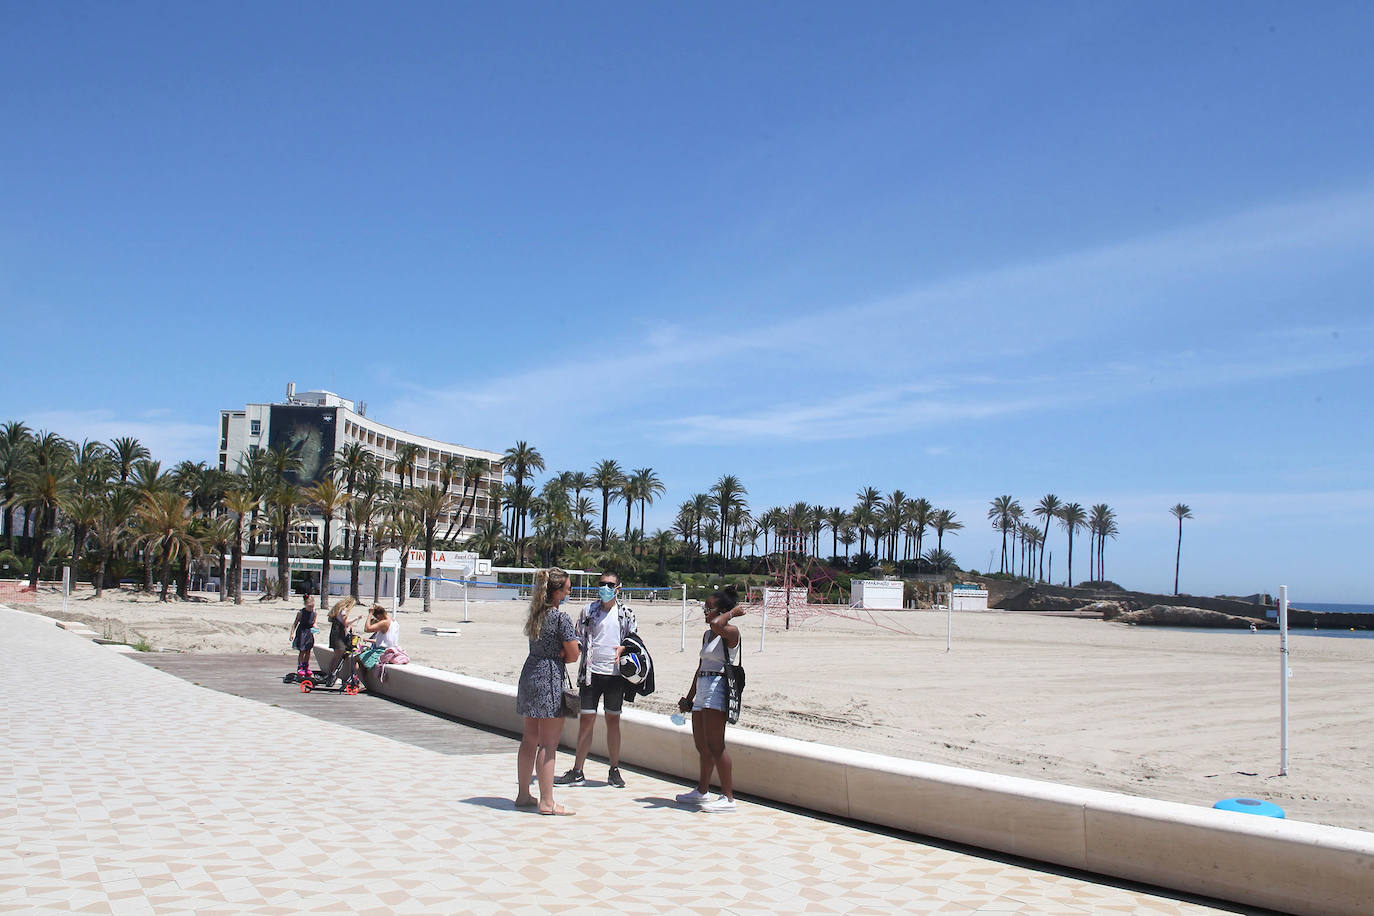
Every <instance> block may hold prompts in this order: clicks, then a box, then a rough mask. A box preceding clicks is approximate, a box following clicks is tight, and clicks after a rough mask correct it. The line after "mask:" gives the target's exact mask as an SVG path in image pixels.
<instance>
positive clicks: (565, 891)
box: [0, 608, 1215, 914]
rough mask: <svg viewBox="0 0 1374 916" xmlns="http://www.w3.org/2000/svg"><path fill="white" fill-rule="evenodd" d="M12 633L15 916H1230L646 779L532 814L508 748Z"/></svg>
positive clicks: (37, 629)
mask: <svg viewBox="0 0 1374 916" xmlns="http://www.w3.org/2000/svg"><path fill="white" fill-rule="evenodd" d="M0 624H3V627H4V632H5V633H6V634H7V635H8V644H9V646H10V648H11V651H10V653H9V664H8V668H9V675H10V676H9V678H8V682H7V688H8V691H9V697H8V698H7V700H6V703H5V711H4V734H5V742H4V751H3V753H4V758H5V766H4V767H3V770H0V799H2V800H0V910H4V911H13V912H41V911H51V912H92V913H149V912H153V913H159V912H168V913H170V912H188V911H192V910H194V911H196V912H199V913H214V912H244V911H253V912H281V913H297V912H311V911H313V912H340V911H352V912H375V913H391V912H416V913H419V912H423V913H451V912H484V913H485V912H492V913H495V912H530V913H534V912H547V911H567V912H575V911H579V910H586V911H588V912H590V911H592V910H593V909H596V910H599V911H602V912H604V911H607V910H611V911H634V912H640V913H643V912H655V913H657V912H700V913H714V912H718V911H722V910H728V911H731V912H773V913H776V912H877V911H897V910H900V911H903V912H922V913H923V912H931V913H934V912H939V913H971V912H1020V913H1054V914H1063V913H1079V912H1083V913H1117V912H1119V913H1199V912H1214V911H1215V910H1213V909H1212V908H1209V907H1208V906H1206V905H1203V904H1202V903H1199V902H1190V901H1186V900H1181V899H1179V898H1177V897H1174V896H1168V895H1165V894H1163V893H1162V892H1152V891H1151V890H1150V889H1147V888H1139V887H1134V886H1123V885H1120V884H1114V883H1106V882H1099V881H1097V880H1094V879H1093V877H1092V876H1085V875H1075V874H1066V873H1064V872H1062V871H1059V870H1053V869H1045V868H1039V867H1036V866H1035V865H1034V863H1024V862H1013V861H1008V860H1005V859H1001V858H995V857H990V856H985V855H980V854H978V853H977V851H975V850H966V849H960V848H953V847H949V846H946V845H937V844H933V843H930V842H927V841H923V840H921V839H919V838H909V837H900V836H890V835H886V834H884V833H880V832H875V831H870V830H866V829H863V828H862V827H860V826H853V825H847V824H840V823H834V822H831V821H828V820H825V819H821V818H816V817H811V816H808V815H805V814H801V813H796V812H791V811H786V810H781V809H778V808H775V807H770V806H764V805H759V804H753V803H749V802H748V800H745V802H744V804H742V805H741V810H740V812H739V813H738V814H736V815H734V816H728V815H722V816H712V815H705V814H701V813H699V812H695V811H689V810H685V809H683V808H681V807H679V806H677V805H676V804H675V803H674V802H673V801H672V797H673V795H674V794H675V793H677V792H680V791H683V786H682V785H681V784H679V783H674V782H670V781H665V780H662V779H658V778H655V777H653V776H651V775H648V774H644V773H636V772H629V771H627V776H628V778H629V783H630V785H629V787H628V788H627V789H625V790H622V791H617V790H613V789H610V788H604V787H587V788H582V789H574V790H565V791H561V792H560V794H559V800H560V802H562V803H565V804H567V805H568V806H569V807H571V808H573V809H575V810H576V811H577V812H578V813H577V816H576V817H571V818H545V817H540V816H538V815H536V814H531V813H525V812H517V811H515V810H514V809H513V808H512V807H511V801H510V799H511V798H512V796H513V793H514V788H515V786H514V784H513V783H514V769H515V742H514V741H513V740H512V739H510V738H508V737H506V736H502V735H497V734H493V733H490V732H486V731H482V730H478V729H470V728H467V727H466V726H463V725H461V724H459V723H454V722H449V721H447V720H443V719H438V718H435V717H429V716H426V714H424V713H421V712H417V711H415V710H411V709H408V708H406V707H403V706H398V705H395V704H391V703H388V702H387V701H385V700H381V699H377V698H373V697H368V696H360V697H357V698H342V697H336V696H310V697H304V696H302V695H301V694H299V693H296V692H295V691H294V688H292V687H287V686H284V685H281V684H280V683H279V679H278V683H277V684H276V687H277V688H279V690H280V694H281V697H282V703H281V706H274V705H272V703H270V702H264V701H260V700H257V699H251V698H248V697H245V696H234V695H231V694H229V693H225V692H222V689H216V687H220V688H223V687H225V686H226V684H225V682H224V680H223V677H222V669H219V670H220V678H219V680H218V681H212V679H211V678H210V677H209V676H208V674H207V676H206V677H205V678H204V679H203V680H202V684H203V686H201V685H197V684H196V683H193V682H192V681H189V680H185V679H183V678H182V677H178V676H176V675H174V674H172V673H169V672H170V671H171V670H175V669H177V666H176V665H175V664H169V665H168V666H167V667H168V669H169V670H168V671H162V670H158V669H157V668H156V667H153V666H152V665H149V664H143V663H141V661H142V660H139V659H135V658H131V657H128V656H125V655H122V654H120V653H118V652H116V651H114V650H112V649H109V648H105V647H102V646H98V645H96V644H94V643H92V642H91V641H89V639H83V638H81V637H79V636H77V635H74V634H72V633H68V632H66V631H64V630H62V629H59V628H58V627H56V626H54V625H53V622H52V621H51V620H48V619H46V618H42V617H37V616H34V615H29V614H24V613H20V612H17V611H12V610H10V609H8V608H0ZM199 664H202V665H205V664H209V663H208V662H201V663H199ZM211 667H212V668H213V665H212V666H211ZM251 667H252V666H247V667H246V668H245V671H246V670H248V669H249V668H251ZM202 670H205V669H202ZM181 673H182V674H183V675H184V676H185V677H194V676H195V675H194V672H193V671H192V670H190V669H189V668H188V667H186V666H183V668H182V669H181ZM254 676H258V675H254ZM251 695H252V696H259V695H261V694H260V692H258V688H257V687H256V686H255V687H254V692H253V693H252V694H251ZM267 695H268V696H270V695H271V694H270V693H269V694H267ZM336 700H337V701H341V702H338V703H334V704H333V706H334V708H336V709H339V710H347V711H348V715H349V716H353V717H355V718H354V719H353V721H352V724H348V723H349V720H348V718H347V717H344V718H342V719H340V720H338V721H331V719H330V718H328V710H329V708H330V707H329V706H328V705H326V704H330V703H331V701H336ZM299 701H306V702H312V701H318V705H317V706H315V707H312V708H311V710H310V712H311V715H302V714H300V713H299V712H296V711H294V710H292V709H291V708H289V706H291V705H293V704H295V703H297V702H299ZM321 716H324V717H325V718H321ZM360 716H361V717H362V718H361V719H359V718H357V717H360ZM407 717H423V719H424V721H423V722H421V721H419V720H410V721H408V718H407ZM393 718H394V720H395V723H394V728H392V727H389V722H388V720H391V719H393ZM363 720H366V721H363ZM377 732H381V733H380V734H379V733H377ZM449 733H451V738H450V737H449ZM396 736H399V737H396ZM561 764H562V762H561V761H560V766H561ZM596 772H598V771H597V768H596V767H595V766H593V767H592V768H591V769H590V770H589V775H593V776H594V775H595V774H596Z"/></svg>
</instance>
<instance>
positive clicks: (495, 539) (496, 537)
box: [463, 518, 506, 557]
mask: <svg viewBox="0 0 1374 916" xmlns="http://www.w3.org/2000/svg"><path fill="white" fill-rule="evenodd" d="M505 544H506V538H505V535H504V534H502V532H501V520H500V519H499V518H486V519H483V520H482V521H481V522H479V523H478V525H477V530H476V531H475V532H474V533H473V535H472V537H470V538H468V539H467V541H466V542H465V543H464V544H463V546H464V547H466V548H467V549H468V550H472V551H476V552H477V553H478V554H479V555H481V556H485V557H497V556H500V555H501V552H502V550H503V549H504V546H505Z"/></svg>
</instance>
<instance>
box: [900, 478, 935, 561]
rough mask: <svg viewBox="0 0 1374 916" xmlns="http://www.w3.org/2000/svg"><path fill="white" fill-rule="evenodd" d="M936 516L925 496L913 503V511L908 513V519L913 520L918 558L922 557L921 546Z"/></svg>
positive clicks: (914, 500)
mask: <svg viewBox="0 0 1374 916" xmlns="http://www.w3.org/2000/svg"><path fill="white" fill-rule="evenodd" d="M934 516H935V507H934V506H932V505H931V504H930V500H928V499H926V498H925V497H924V496H918V497H917V498H916V499H913V500H912V501H911V511H910V512H908V513H907V517H908V518H909V519H911V527H912V534H913V535H914V536H915V539H916V556H917V558H920V556H921V545H922V542H923V541H924V540H925V537H926V529H927V528H929V527H930V523H931V520H932V519H933V518H934ZM918 568H919V565H918Z"/></svg>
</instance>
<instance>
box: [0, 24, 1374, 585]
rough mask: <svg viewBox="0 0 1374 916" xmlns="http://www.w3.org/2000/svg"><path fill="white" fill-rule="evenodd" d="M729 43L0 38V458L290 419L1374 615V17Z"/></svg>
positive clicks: (648, 27) (191, 442) (76, 29)
mask: <svg viewBox="0 0 1374 916" xmlns="http://www.w3.org/2000/svg"><path fill="white" fill-rule="evenodd" d="M741 6H742V5H739V4H690V5H671V6H670V5H667V4H632V3H625V4H598V3H592V4H577V5H554V4H451V3H435V4H423V3H411V4H405V5H400V6H396V5H390V6H386V7H384V6H383V5H381V4H371V5H368V4H350V3H328V4H325V3H299V4H290V5H281V4H251V3H250V4H238V5H232V6H228V5H221V6H207V5H189V6H187V5H176V4H138V3H132V4H120V5H110V4H81V3H51V4H21V3H13V2H5V3H0V86H4V87H5V88H4V89H3V90H0V123H3V124H4V125H5V129H4V130H3V131H0V308H2V309H3V314H4V316H5V319H4V322H3V327H4V329H5V332H6V338H7V340H8V346H7V348H6V349H7V357H8V358H7V362H8V368H9V371H8V372H7V373H6V374H5V382H4V385H3V387H0V417H3V418H5V419H8V418H12V417H17V418H22V419H25V420H26V421H27V422H29V423H30V425H34V426H41V427H45V428H50V429H53V430H56V431H59V432H62V433H64V434H66V435H68V436H72V437H78V438H79V437H83V436H89V437H98V438H102V439H107V438H109V437H111V436H113V435H123V434H134V435H138V436H140V437H142V438H143V439H144V440H145V441H147V442H148V443H149V444H150V445H151V446H152V447H153V448H154V450H155V451H156V452H157V454H158V455H159V457H162V458H164V459H165V460H167V461H175V460H179V459H181V458H187V457H189V458H194V459H207V460H209V459H210V458H211V457H212V453H213V450H214V448H215V446H216V430H215V423H216V418H217V411H218V410H219V409H220V408H222V407H234V406H241V405H242V404H244V403H245V402H249V401H264V400H272V399H277V398H280V397H281V395H282V393H283V391H284V387H285V384H286V382H287V381H295V382H296V383H297V384H298V385H299V386H300V387H301V388H318V387H326V388H331V389H332V390H335V391H338V392H339V393H341V394H343V395H344V396H346V397H352V398H355V399H361V400H365V401H367V402H368V403H369V405H370V410H369V413H370V414H371V415H372V416H374V417H376V418H377V419H379V420H381V421H382V422H387V423H391V424H393V425H397V426H401V427H403V428H407V429H411V430H414V431H416V432H421V433H425V434H428V435H433V436H436V437H438V438H444V439H450V440H453V441H457V442H462V443H466V444H470V445H474V446H478V447H483V448H490V449H493V450H497V451H500V450H503V449H504V448H506V447H507V446H508V445H510V444H511V443H513V442H514V441H516V440H517V439H525V440H528V441H530V442H531V443H533V444H535V445H536V446H537V447H538V448H539V449H540V450H541V452H542V453H543V455H544V457H545V459H546V460H547V462H548V464H549V467H550V469H551V470H562V469H589V468H590V467H591V465H592V464H593V463H595V462H596V461H597V460H599V459H602V458H615V459H617V460H619V461H620V463H621V464H622V465H624V466H626V467H644V466H649V467H653V468H655V469H656V470H657V471H658V473H659V475H660V476H661V477H662V478H663V480H664V481H665V482H666V484H667V485H668V493H667V496H666V497H665V498H664V500H663V502H662V503H661V504H660V505H659V506H657V507H654V508H652V509H651V510H650V519H649V526H650V528H653V527H656V526H660V525H663V526H666V525H667V524H669V522H670V520H671V516H672V514H673V510H674V507H675V506H676V505H677V503H679V502H681V501H682V500H685V499H687V498H688V497H690V495H691V494H692V493H694V492H698V491H703V490H705V489H706V488H708V487H709V486H710V485H711V484H712V483H713V482H714V481H715V480H716V479H717V478H718V477H719V476H720V475H721V474H725V473H731V474H735V475H737V476H739V477H740V478H741V480H742V481H743V482H744V484H745V486H746V487H747V488H748V490H749V495H750V502H751V504H752V505H753V506H755V507H758V508H765V507H767V506H771V505H777V504H784V503H792V502H795V501H799V500H805V501H807V502H810V503H823V504H825V505H844V506H848V505H850V504H852V502H853V499H854V494H855V492H856V491H857V490H859V489H860V488H862V487H865V486H874V487H878V488H879V489H881V490H883V491H884V492H887V491H889V490H891V489H894V488H900V489H902V490H904V491H905V492H906V493H908V494H909V495H921V496H925V497H927V498H928V499H930V500H931V501H932V502H934V503H935V504H936V505H937V506H943V507H949V508H953V509H955V510H956V512H958V514H959V517H960V518H962V519H963V520H965V521H966V522H967V523H968V527H967V528H966V529H965V530H964V531H962V532H960V533H959V535H958V536H957V537H954V538H952V539H949V541H948V546H950V547H951V548H952V549H953V552H954V553H955V554H956V556H957V557H958V559H959V560H960V562H961V563H962V564H963V565H964V566H965V567H966V568H968V567H974V568H978V569H985V568H987V566H988V557H989V555H990V553H991V551H992V550H994V549H995V547H996V545H997V543H998V538H997V536H996V534H995V532H993V531H992V530H991V529H990V528H988V526H987V523H986V522H985V520H984V515H985V512H986V508H987V503H988V501H989V500H990V499H992V498H993V497H995V496H997V495H999V494H1003V493H1010V494H1012V495H1014V496H1017V497H1018V498H1019V499H1020V500H1021V501H1022V502H1023V504H1026V505H1027V507H1029V506H1030V505H1032V504H1034V503H1035V502H1036V501H1037V500H1038V499H1039V498H1040V496H1042V495H1043V494H1045V493H1047V492H1053V493H1056V494H1058V495H1059V496H1060V497H1061V498H1063V499H1065V500H1075V501H1078V502H1081V503H1083V504H1084V505H1091V504H1093V503H1097V502H1106V503H1108V504H1110V505H1111V506H1113V507H1114V508H1115V509H1116V510H1117V512H1118V515H1119V517H1120V526H1121V535H1120V537H1119V539H1118V540H1117V541H1115V542H1113V543H1111V544H1110V545H1109V547H1108V557H1107V574H1108V576H1109V577H1110V578H1113V579H1115V580H1117V581H1120V582H1122V583H1123V584H1125V585H1128V586H1131V587H1136V588H1142V589H1163V588H1166V587H1169V586H1171V584H1172V575H1173V553H1174V537H1175V534H1176V529H1175V527H1174V522H1173V519H1172V518H1171V517H1170V516H1169V515H1168V511H1167V510H1168V508H1169V506H1171V505H1173V504H1174V503H1176V502H1180V501H1182V502H1186V503H1188V504H1189V505H1191V506H1192V508H1193V512H1194V514H1195V516H1196V518H1195V519H1194V520H1193V521H1190V522H1189V523H1188V524H1187V527H1186V530H1185V535H1184V560H1183V576H1182V587H1183V589H1184V590H1186V591H1192V592H1195V593H1199V594H1204V593H1217V592H1230V593H1247V592H1253V591H1259V590H1268V591H1276V590H1277V586H1278V585H1279V584H1281V583H1285V584H1288V585H1289V586H1290V587H1291V588H1292V591H1293V594H1294V597H1295V600H1297V599H1299V598H1305V599H1306V600H1311V601H1351V602H1369V603H1374V573H1371V572H1370V569H1371V564H1369V562H1368V561H1367V559H1366V557H1367V555H1368V553H1369V550H1370V547H1371V544H1370V541H1371V528H1372V527H1374V522H1371V518H1374V511H1372V510H1374V473H1372V472H1371V470H1370V467H1371V462H1370V455H1371V445H1374V437H1372V436H1371V432H1370V428H1369V413H1370V411H1369V403H1370V391H1371V384H1370V373H1371V368H1372V367H1371V364H1374V308H1371V301H1370V295H1371V293H1370V291H1371V289H1372V288H1374V283H1372V282H1371V281H1374V165H1372V164H1371V163H1374V110H1371V109H1374V102H1372V101H1371V96H1370V94H1369V92H1368V89H1369V87H1370V86H1371V85H1374V57H1372V56H1371V55H1370V54H1369V53H1368V48H1369V45H1370V41H1371V38H1374V8H1372V7H1370V6H1369V5H1368V4H1361V3H1349V4H1341V3H1325V4H1319V5H1316V6H1305V7H1300V6H1296V5H1292V4H1263V3H1213V4H1187V3H1174V4H1168V3H1165V4H1157V3H1153V4H1144V3H1138V4H1137V3H1104V2H1093V3H1057V4H1018V3H970V4H952V3H951V4H938V5H937V4H906V3H851V4H842V5H841V4H806V3H793V2H788V3H756V4H748V5H744V8H741ZM1051 538H1052V543H1051V550H1052V551H1053V552H1054V554H1055V569H1056V578H1062V571H1061V570H1062V568H1063V564H1064V562H1065V553H1066V551H1065V544H1064V542H1063V536H1062V534H1058V533H1052V535H1051ZM1079 553H1080V556H1079V557H1078V558H1077V559H1078V562H1076V563H1075V577H1076V578H1082V574H1083V573H1084V572H1085V571H1086V565H1085V564H1084V562H1083V560H1082V558H1081V557H1082V554H1081V551H1080V552H1079Z"/></svg>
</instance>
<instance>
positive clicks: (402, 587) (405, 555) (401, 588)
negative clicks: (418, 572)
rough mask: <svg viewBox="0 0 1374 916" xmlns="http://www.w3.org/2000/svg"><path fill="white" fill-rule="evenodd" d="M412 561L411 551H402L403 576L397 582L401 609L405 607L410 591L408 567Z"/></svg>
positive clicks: (397, 599)
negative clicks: (407, 586)
mask: <svg viewBox="0 0 1374 916" xmlns="http://www.w3.org/2000/svg"><path fill="white" fill-rule="evenodd" d="M409 560H410V550H409V549H406V550H402V551H401V576H400V579H399V580H398V581H397V582H396V603H397V605H398V606H399V607H405V604H406V595H407V593H408V592H409V591H410V589H408V588H406V566H407V565H408V561H409Z"/></svg>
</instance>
